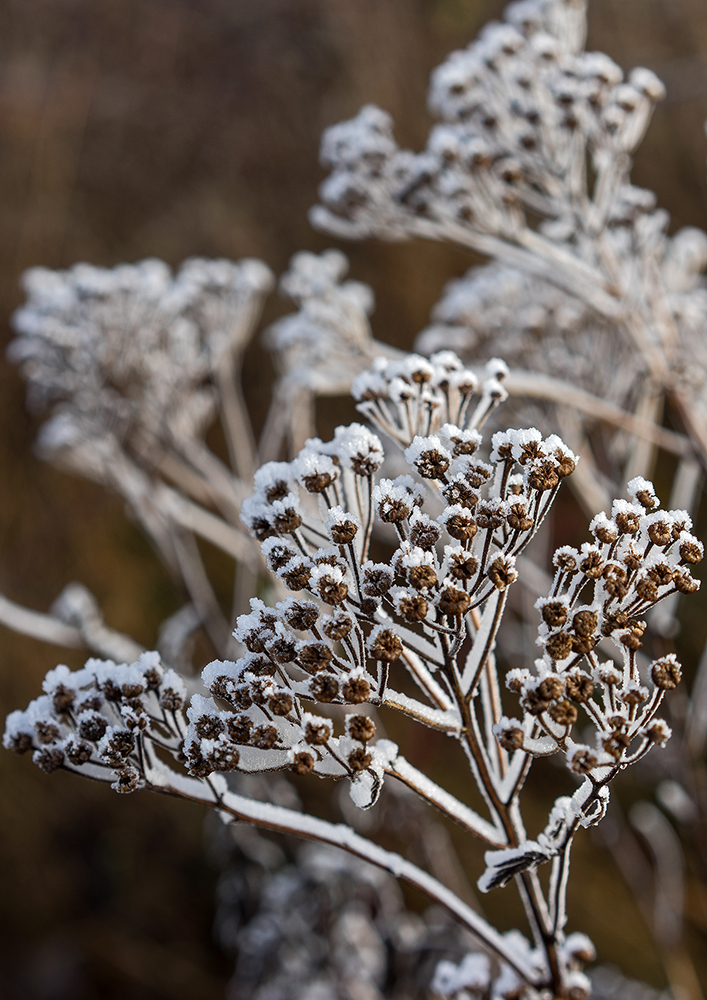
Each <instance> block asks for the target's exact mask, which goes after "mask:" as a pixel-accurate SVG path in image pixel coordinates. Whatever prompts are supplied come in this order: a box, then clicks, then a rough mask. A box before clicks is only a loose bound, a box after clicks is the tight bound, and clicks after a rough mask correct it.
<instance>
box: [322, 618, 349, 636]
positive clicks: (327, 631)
mask: <svg viewBox="0 0 707 1000" xmlns="http://www.w3.org/2000/svg"><path fill="white" fill-rule="evenodd" d="M352 628H353V618H352V617H351V615H349V614H347V612H346V611H339V612H337V613H336V614H334V615H332V616H331V618H325V619H324V621H323V622H322V632H323V633H324V635H325V636H326V637H327V639H332V640H333V641H334V642H338V641H340V640H341V639H345V638H346V636H347V635H348V634H349V632H350V631H351V629H352Z"/></svg>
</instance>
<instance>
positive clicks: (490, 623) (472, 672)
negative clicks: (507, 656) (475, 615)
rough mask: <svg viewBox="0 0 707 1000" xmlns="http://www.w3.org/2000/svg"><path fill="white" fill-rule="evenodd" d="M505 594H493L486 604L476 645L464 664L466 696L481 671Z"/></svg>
mask: <svg viewBox="0 0 707 1000" xmlns="http://www.w3.org/2000/svg"><path fill="white" fill-rule="evenodd" d="M504 594H506V591H500V590H497V591H495V592H494V593H492V594H491V597H490V598H489V599H488V601H487V603H486V607H485V608H484V613H483V614H482V616H481V623H480V624H479V627H478V629H477V632H476V637H475V639H474V644H473V646H472V647H471V649H470V651H469V654H468V656H467V658H466V662H465V664H464V670H463V672H462V677H461V689H462V692H463V694H464V695H465V696H466V695H468V694H469V692H470V690H471V685H472V683H473V681H474V678H475V677H476V675H477V673H478V671H479V667H480V666H481V663H482V658H483V655H484V650H485V649H486V646H487V644H488V642H489V638H490V636H491V634H492V631H493V628H494V619H495V617H496V613H497V611H498V606H499V603H500V602H502V601H505V597H504ZM491 648H492V647H491Z"/></svg>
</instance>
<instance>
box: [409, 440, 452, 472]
mask: <svg viewBox="0 0 707 1000" xmlns="http://www.w3.org/2000/svg"><path fill="white" fill-rule="evenodd" d="M427 452H437V453H439V454H440V455H442V457H443V458H446V459H447V461H449V462H451V460H452V456H451V454H450V453H449V452H448V451H447V449H446V448H445V447H444V445H443V444H442V442H441V441H440V439H439V437H438V436H437V435H436V434H430V435H429V436H428V437H421V436H419V437H416V438H414V440H413V441H412V443H411V444H410V446H409V447H408V448H406V449H405V461H406V462H408V463H409V464H410V465H417V463H418V462H419V461H420V459H421V458H422V457H423V455H425V454H426V453H427Z"/></svg>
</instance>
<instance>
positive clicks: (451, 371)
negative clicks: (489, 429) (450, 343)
mask: <svg viewBox="0 0 707 1000" xmlns="http://www.w3.org/2000/svg"><path fill="white" fill-rule="evenodd" d="M507 374H508V368H507V366H506V364H505V363H504V362H503V361H500V360H499V359H498V358H492V359H491V360H490V361H489V362H488V363H487V365H486V368H485V370H484V373H483V375H482V376H481V378H480V377H479V376H478V375H477V374H476V373H475V372H474V371H472V370H471V369H469V368H467V367H465V365H463V364H462V362H461V361H460V360H459V357H458V355H456V354H455V353H454V352H453V351H439V352H438V353H437V354H433V355H432V357H431V358H429V359H427V358H423V357H421V356H420V355H419V354H408V355H406V356H405V357H404V358H401V359H400V360H392V361H391V360H388V359H387V358H383V357H379V358H376V359H375V361H374V362H373V367H372V368H371V370H369V371H364V372H361V374H360V375H359V376H358V377H357V378H356V379H354V382H353V385H352V386H351V394H352V396H353V397H354V399H355V400H356V404H357V405H356V408H357V409H358V410H359V411H360V412H361V413H363V414H365V416H366V417H367V418H368V419H369V420H370V421H371V423H373V424H375V426H376V427H378V429H379V430H380V431H382V432H383V433H384V434H387V435H388V437H390V438H392V439H393V441H395V442H396V443H397V444H399V445H402V446H403V447H405V446H407V445H409V444H410V443H411V442H412V440H413V438H415V437H418V436H424V435H430V434H438V433H439V431H440V428H441V427H443V426H444V425H445V424H449V425H453V426H455V427H458V428H460V429H461V428H463V430H464V434H465V435H466V439H467V440H468V442H469V446H468V451H469V453H471V452H472V451H473V450H474V449H475V447H476V446H477V445H478V444H479V442H480V441H481V438H480V436H479V435H478V433H477V430H478V428H480V427H481V426H482V425H483V423H484V421H485V420H486V419H487V417H488V416H489V414H490V413H491V411H492V410H493V409H494V407H496V406H497V405H498V404H499V403H500V402H502V401H503V400H504V399H505V398H506V396H507V393H506V390H505V389H504V388H503V385H502V380H503V378H504V377H505V376H506V375H507ZM474 397H478V400H477V402H476V405H474ZM471 442H475V443H474V444H473V445H472V443H471ZM457 447H459V445H457Z"/></svg>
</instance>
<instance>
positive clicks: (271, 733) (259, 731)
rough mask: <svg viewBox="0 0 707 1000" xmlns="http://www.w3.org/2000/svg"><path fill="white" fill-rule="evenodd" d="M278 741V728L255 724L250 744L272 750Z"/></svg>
mask: <svg viewBox="0 0 707 1000" xmlns="http://www.w3.org/2000/svg"><path fill="white" fill-rule="evenodd" d="M276 742H277V729H275V727H274V726H268V725H264V726H255V727H254V728H253V730H252V731H251V735H250V744H251V746H254V747H257V748H258V750H271V749H272V747H274V746H275V743H276Z"/></svg>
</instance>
